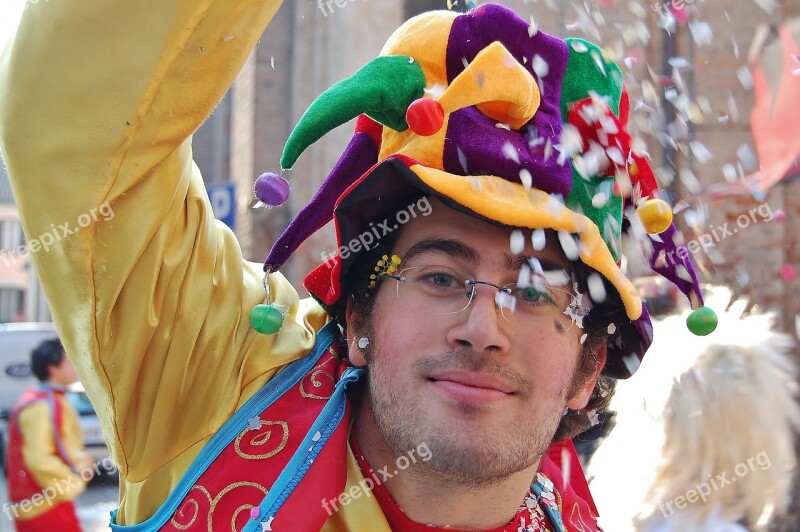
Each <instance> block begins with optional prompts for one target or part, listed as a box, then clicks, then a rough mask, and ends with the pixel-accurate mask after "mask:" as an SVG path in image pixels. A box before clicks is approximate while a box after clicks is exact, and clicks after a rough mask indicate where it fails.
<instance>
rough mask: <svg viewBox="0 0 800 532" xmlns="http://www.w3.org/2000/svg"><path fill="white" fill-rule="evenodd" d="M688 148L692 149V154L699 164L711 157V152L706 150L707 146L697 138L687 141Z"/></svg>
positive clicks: (704, 162)
mask: <svg viewBox="0 0 800 532" xmlns="http://www.w3.org/2000/svg"><path fill="white" fill-rule="evenodd" d="M689 148H691V150H692V155H694V158H695V159H696V160H697V162H699V163H700V164H706V163H707V162H709V161H710V160H711V159H713V157H712V155H711V152H710V151H708V148H706V147H705V145H704V144H703V143H702V142H700V141H697V140H693V141H692V142H690V143H689Z"/></svg>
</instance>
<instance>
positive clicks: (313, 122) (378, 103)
mask: <svg viewBox="0 0 800 532" xmlns="http://www.w3.org/2000/svg"><path fill="white" fill-rule="evenodd" d="M424 93H425V74H424V73H423V72H422V67H420V66H419V64H418V63H417V62H416V61H415V60H414V59H413V58H411V57H408V56H402V55H394V56H382V57H377V58H375V59H373V60H372V61H370V62H369V63H367V64H366V65H364V66H363V67H362V68H361V69H360V70H359V71H358V72H356V73H355V74H353V75H352V76H350V77H349V78H347V79H344V80H342V81H340V82H339V83H336V84H335V85H333V86H332V87H331V88H329V89H328V90H326V91H325V92H324V93H322V94H321V95H320V96H319V97H318V98H317V99H316V100H314V102H313V103H312V104H311V106H310V107H309V108H308V110H307V111H306V112H305V113H304V114H303V116H302V117H301V118H300V121H299V122H298V123H297V126H296V127H295V128H294V131H292V134H291V135H290V136H289V140H287V141H286V146H285V147H284V149H283V156H282V157H281V167H282V168H285V169H289V168H291V167H292V166H294V163H295V162H297V159H298V158H299V157H300V154H302V153H303V151H305V149H306V148H308V147H309V146H311V145H312V144H314V143H315V142H316V141H318V140H319V139H321V138H322V137H323V136H324V135H325V134H326V133H328V132H329V131H331V130H333V129H334V128H337V127H339V126H341V125H342V124H345V123H347V122H349V121H350V120H352V119H354V118H356V117H357V116H359V115H361V114H366V115H367V116H368V117H370V118H371V119H373V120H375V121H376V122H379V123H380V124H383V125H384V126H386V127H389V128H391V129H394V130H395V131H405V130H406V129H408V123H407V122H406V109H408V106H409V105H410V104H411V102H413V101H414V100H416V99H418V98H421V97H422V95H423V94H424Z"/></svg>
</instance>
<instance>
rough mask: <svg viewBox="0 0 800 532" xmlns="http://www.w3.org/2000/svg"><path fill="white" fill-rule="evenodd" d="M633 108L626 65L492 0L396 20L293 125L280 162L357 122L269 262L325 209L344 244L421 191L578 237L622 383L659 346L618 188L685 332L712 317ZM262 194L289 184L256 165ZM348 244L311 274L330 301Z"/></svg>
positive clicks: (272, 325)
mask: <svg viewBox="0 0 800 532" xmlns="http://www.w3.org/2000/svg"><path fill="white" fill-rule="evenodd" d="M627 114H628V99H627V95H626V94H625V93H624V91H623V88H622V75H621V72H620V70H619V68H618V67H617V65H616V64H614V63H613V62H611V61H610V60H609V59H608V58H607V57H606V56H605V54H604V53H603V51H602V50H601V49H600V48H599V47H597V46H595V45H594V44H591V43H589V42H587V41H584V40H581V39H567V40H561V39H558V38H556V37H553V36H551V35H548V34H546V33H544V32H542V31H536V30H535V29H533V28H532V27H531V26H530V24H529V23H528V22H526V21H524V20H522V19H521V18H520V17H519V16H517V15H516V14H515V13H514V12H513V11H511V10H510V9H508V8H506V7H504V6H500V5H496V4H485V5H482V6H480V7H478V8H476V9H473V10H471V11H470V12H468V13H465V14H456V13H453V12H450V11H433V12H428V13H424V14H422V15H419V16H417V17H415V18H413V19H411V20H409V21H408V22H406V23H405V24H404V25H403V26H401V27H400V28H399V29H398V30H397V31H395V33H394V34H393V35H392V36H391V37H390V38H389V40H388V42H387V43H386V45H385V46H384V48H383V50H382V51H381V54H380V56H379V57H378V58H376V59H374V60H373V61H371V62H370V63H368V64H367V65H365V66H364V67H363V68H362V69H361V70H359V71H358V72H357V73H356V74H354V75H353V76H352V77H350V78H348V79H345V80H343V81H341V82H339V83H337V84H336V85H334V86H332V87H331V88H330V89H328V90H327V91H326V92H324V93H323V94H322V95H321V96H319V97H318V98H317V99H316V100H315V101H314V102H313V103H312V104H311V106H310V107H309V108H308V110H307V111H306V112H305V114H304V115H303V116H302V118H301V119H300V121H299V123H298V124H297V126H296V127H295V129H294V131H293V132H292V134H291V135H290V137H289V139H288V141H287V143H286V146H285V148H284V152H283V156H282V158H281V167H282V168H284V169H290V168H291V167H292V166H293V165H294V164H295V162H296V161H297V159H298V157H299V156H300V155H301V153H302V152H303V151H304V150H305V149H306V148H307V147H308V146H310V145H311V144H313V143H314V142H316V141H317V140H319V139H320V138H322V136H324V135H325V133H327V132H329V131H330V130H332V129H333V128H335V127H337V126H339V125H342V124H344V123H346V122H348V121H350V120H352V119H356V126H355V134H354V135H353V137H352V139H351V141H350V143H349V144H348V146H347V148H346V149H345V151H344V153H343V154H342V156H341V157H340V159H339V161H338V162H337V164H336V165H335V167H334V168H333V169H332V171H331V172H330V174H329V175H328V176H327V178H326V179H325V180H324V182H323V183H322V185H321V187H320V189H319V190H318V191H317V193H316V194H315V195H314V197H313V198H312V199H311V201H310V203H309V205H308V206H306V207H305V208H304V209H302V210H301V211H300V213H299V214H298V215H297V217H296V218H295V219H294V220H293V221H292V222H291V223H290V225H289V226H288V227H287V229H286V230H285V231H284V233H283V234H282V235H281V236H280V237H279V238H278V240H277V241H276V242H275V244H274V246H273V247H272V249H271V250H270V252H269V254H268V256H267V258H266V261H265V264H264V269H265V271H266V272H267V273H270V272H275V271H277V270H278V269H279V268H280V267H281V266H282V265H283V264H284V263H285V261H286V260H287V259H288V258H289V256H290V255H291V253H293V252H294V251H295V250H296V249H297V247H298V246H299V245H300V244H301V243H302V242H303V241H304V240H305V239H306V238H308V237H309V236H310V235H311V234H313V233H314V232H316V231H317V230H318V229H320V228H321V227H323V226H324V225H325V224H326V223H328V222H329V221H330V220H331V219H334V221H335V226H336V235H337V240H338V244H339V246H340V248H339V249H340V250H342V249H345V246H347V245H348V243H349V242H351V241H352V240H353V239H355V238H356V237H357V236H358V235H361V234H363V233H364V232H365V231H366V230H369V229H370V228H371V227H372V222H375V221H377V220H382V219H385V217H386V216H387V215H388V214H390V213H392V212H394V211H393V209H394V210H396V209H397V208H398V207H399V206H403V205H409V204H410V202H412V201H414V199H418V198H419V197H421V196H423V195H424V196H433V197H436V198H437V199H439V200H440V201H442V202H443V203H444V204H445V205H447V206H449V207H451V208H453V209H456V210H459V211H461V212H465V213H467V214H469V215H471V216H473V217H476V218H478V219H482V220H485V221H488V222H491V223H494V224H500V225H503V226H508V227H512V228H520V229H552V230H555V231H558V232H559V234H568V235H572V237H573V239H574V241H575V242H576V248H577V249H578V250H579V258H580V261H581V262H582V263H583V264H584V265H585V266H587V267H588V268H590V269H591V270H594V271H595V272H597V273H599V275H601V276H602V279H603V280H604V281H603V282H604V284H605V285H606V286H608V287H609V289H610V290H613V291H614V292H615V293H616V294H617V295H618V300H619V301H621V303H622V304H621V307H623V308H620V309H619V314H620V315H621V316H622V318H621V319H617V320H615V322H614V323H613V326H611V325H609V327H608V332H609V337H608V348H609V355H608V362H607V364H606V368H605V372H606V374H608V375H611V376H614V377H618V378H625V377H627V376H629V375H631V374H632V373H633V372H634V371H635V370H636V369H637V368H638V366H639V363H640V361H641V359H642V357H643V356H644V353H645V351H646V350H647V348H648V347H649V345H650V343H651V342H652V326H651V323H650V318H649V316H648V313H647V310H646V308H645V307H644V305H643V303H642V300H641V298H640V297H639V294H638V292H637V290H636V289H635V288H634V286H633V285H632V283H631V282H630V281H629V280H628V279H627V278H626V277H625V275H624V274H623V273H622V271H621V270H620V268H619V266H618V263H619V259H620V235H621V228H622V216H623V208H624V206H625V205H624V203H625V198H624V197H623V194H624V195H625V197H628V196H629V197H630V202H631V204H632V207H638V208H637V210H636V212H635V214H631V216H629V218H633V219H632V220H631V223H632V224H637V226H638V227H643V228H644V231H642V234H644V233H645V231H646V233H647V234H648V235H649V240H650V241H651V242H650V246H651V249H652V253H651V259H650V262H651V267H653V269H654V270H656V271H657V272H658V273H660V274H661V275H663V276H664V277H666V278H667V279H669V280H670V281H672V282H673V283H675V284H676V285H677V286H678V287H679V288H680V289H681V291H683V292H684V294H686V295H687V297H688V298H689V300H690V302H691V304H692V307H693V308H694V309H695V311H694V312H693V313H692V315H690V317H689V326H690V329H693V331H694V332H696V333H699V334H707V333H708V332H710V330H713V326H714V325H715V320H716V317H715V315H714V314H713V312H712V311H711V310H710V309H707V308H706V307H703V298H702V295H701V292H700V287H699V282H698V279H697V276H696V274H695V271H694V268H693V266H692V264H691V262H690V259H689V256H688V253H686V250H685V246H683V244H682V240H681V238H680V234H679V233H678V232H677V230H676V228H675V226H674V224H673V223H672V212H671V209H670V207H669V206H668V205H667V204H666V203H665V202H664V201H662V200H660V199H658V194H659V190H658V186H657V183H656V181H655V178H654V176H653V173H652V171H651V169H650V165H649V163H648V161H647V159H646V157H645V156H644V155H643V154H640V153H637V151H636V150H635V149H634V146H633V145H632V144H633V143H632V140H631V137H630V135H629V134H628V132H627V129H626V122H627ZM255 190H256V196H257V197H258V198H259V199H260V200H261V201H263V202H264V203H267V204H272V205H277V204H280V203H282V202H283V201H285V199H286V196H287V194H288V186H287V183H286V181H285V180H283V178H282V177H281V176H278V175H276V174H272V173H266V174H264V175H262V176H260V177H259V178H258V180H257V181H256V184H255ZM631 213H633V211H631ZM368 224H369V227H368ZM681 248H684V249H683V253H679V252H678V251H679V250H680V249H681ZM352 251H353V252H352V253H340V254H338V255H337V256H336V257H334V258H333V259H332V260H328V261H326V262H325V263H323V264H322V265H320V266H319V267H318V268H316V269H315V270H314V271H312V272H311V273H310V274H309V275H308V276H307V277H306V279H305V281H304V285H305V287H306V288H307V289H308V290H309V292H310V293H311V295H312V296H313V297H314V298H316V299H317V301H319V302H320V304H321V305H322V306H323V307H324V308H326V309H327V310H329V312H330V311H331V309H333V308H334V307H335V306H336V305H337V304H338V303H339V302H340V300H341V299H342V296H343V286H342V285H343V279H344V278H345V275H346V274H347V273H348V272H349V271H350V270H351V269H352V267H353V265H354V263H355V262H356V261H357V260H358V257H359V256H362V255H361V254H360V253H358V252H357V251H356V250H352ZM670 252H672V253H670ZM667 257H668V258H669V260H667V259H666V258H667ZM265 289H266V290H267V305H259V307H260V308H259V307H257V308H256V309H254V311H253V312H254V313H253V314H251V323H252V324H253V326H254V327H255V328H256V329H257V330H260V331H261V332H265V333H270V332H274V331H275V330H277V329H278V328H279V327H280V319H279V318H278V319H277V320H274V321H271V320H270V318H269V317H268V316H267V314H268V311H269V310H270V308H269V303H270V301H269V287H268V283H266V282H265ZM273 310H274V309H273ZM265 322H266V325H265Z"/></svg>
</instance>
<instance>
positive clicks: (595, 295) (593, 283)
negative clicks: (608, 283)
mask: <svg viewBox="0 0 800 532" xmlns="http://www.w3.org/2000/svg"><path fill="white" fill-rule="evenodd" d="M586 286H587V287H588V288H589V296H590V297H591V298H592V301H594V302H595V303H602V302H604V301H605V300H606V287H605V284H604V283H603V278H602V277H601V276H600V275H598V274H596V273H592V274H590V275H589V277H588V278H587V279H586Z"/></svg>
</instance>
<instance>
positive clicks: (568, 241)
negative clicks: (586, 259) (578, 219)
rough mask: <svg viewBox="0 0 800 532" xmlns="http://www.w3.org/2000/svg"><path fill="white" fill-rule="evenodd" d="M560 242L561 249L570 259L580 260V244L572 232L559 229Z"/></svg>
mask: <svg viewBox="0 0 800 532" xmlns="http://www.w3.org/2000/svg"><path fill="white" fill-rule="evenodd" d="M558 242H559V244H561V249H562V250H563V251H564V255H565V256H566V257H567V259H568V260H578V257H579V254H578V245H577V244H576V243H575V239H574V238H573V236H572V235H571V234H569V233H567V232H566V231H559V232H558Z"/></svg>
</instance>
